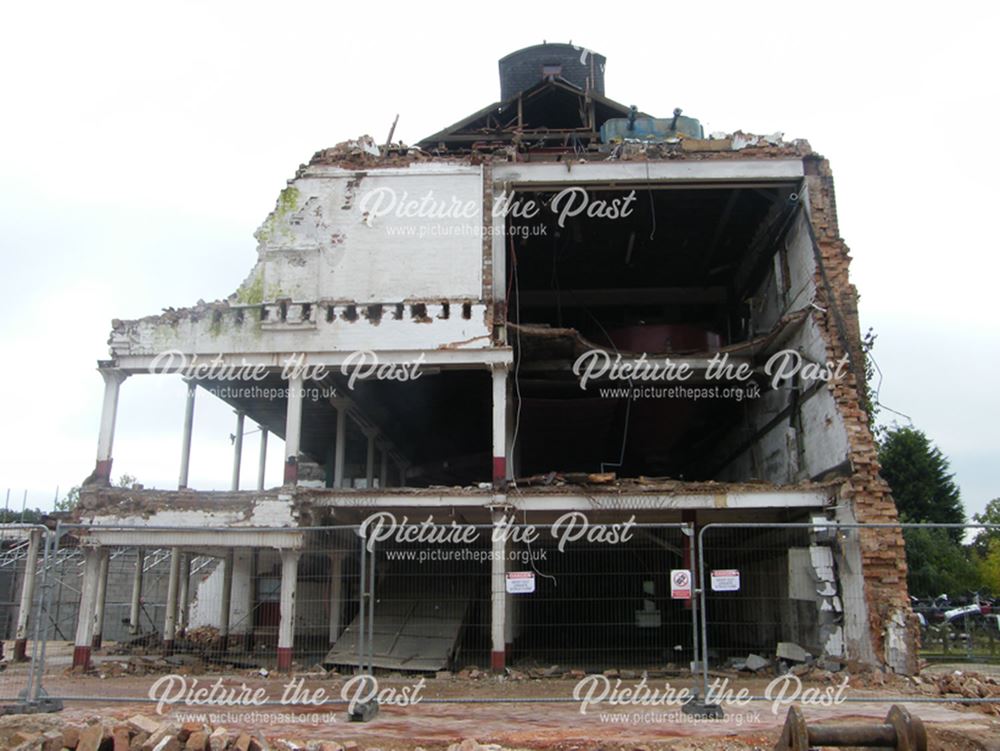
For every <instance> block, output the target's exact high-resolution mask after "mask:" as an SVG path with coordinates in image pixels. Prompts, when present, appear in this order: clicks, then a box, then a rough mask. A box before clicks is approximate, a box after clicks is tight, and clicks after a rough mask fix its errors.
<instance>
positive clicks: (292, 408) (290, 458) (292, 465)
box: [285, 376, 305, 485]
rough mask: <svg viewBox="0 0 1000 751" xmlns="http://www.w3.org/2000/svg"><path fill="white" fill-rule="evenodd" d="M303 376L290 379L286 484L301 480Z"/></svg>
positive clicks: (286, 443) (286, 433) (286, 416)
mask: <svg viewBox="0 0 1000 751" xmlns="http://www.w3.org/2000/svg"><path fill="white" fill-rule="evenodd" d="M304 385H305V384H304V382H303V379H302V376H292V377H291V378H289V379H288V408H287V409H286V411H285V485H294V484H295V483H297V482H298V481H299V441H300V440H301V437H302V388H303V386H304Z"/></svg>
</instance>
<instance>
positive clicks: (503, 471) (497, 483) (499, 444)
mask: <svg viewBox="0 0 1000 751" xmlns="http://www.w3.org/2000/svg"><path fill="white" fill-rule="evenodd" d="M507 469H508V467H507V366H506V365H495V366H493V487H494V488H497V489H500V488H503V487H505V486H506V484H507Z"/></svg>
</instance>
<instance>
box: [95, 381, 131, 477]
mask: <svg viewBox="0 0 1000 751" xmlns="http://www.w3.org/2000/svg"><path fill="white" fill-rule="evenodd" d="M110 364H111V363H110V362H107V363H105V365H110ZM97 372H99V373H100V374H101V377H103V378H104V403H103V405H102V406H101V428H100V432H99V433H98V436H97V464H96V466H95V467H94V475H93V477H94V481H95V482H96V483H97V484H98V485H110V484H111V449H112V447H113V445H114V440H115V420H116V418H117V415H118V391H119V387H120V386H121V384H122V381H124V380H125V379H126V378H127V377H128V374H127V373H124V372H122V371H121V370H119V369H118V368H112V367H103V366H102V367H99V368H98V371H97Z"/></svg>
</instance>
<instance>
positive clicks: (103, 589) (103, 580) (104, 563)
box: [91, 548, 110, 649]
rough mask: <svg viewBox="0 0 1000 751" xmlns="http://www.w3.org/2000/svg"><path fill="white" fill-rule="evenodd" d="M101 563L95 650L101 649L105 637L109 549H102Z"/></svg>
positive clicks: (92, 643)
mask: <svg viewBox="0 0 1000 751" xmlns="http://www.w3.org/2000/svg"><path fill="white" fill-rule="evenodd" d="M100 551H101V552H100V561H99V564H98V569H97V595H96V597H95V598H94V632H93V636H92V639H91V645H92V646H93V647H94V649H100V648H101V640H102V639H103V637H104V604H105V602H106V601H107V599H108V554H109V553H110V551H109V550H108V549H107V548H101V549H100Z"/></svg>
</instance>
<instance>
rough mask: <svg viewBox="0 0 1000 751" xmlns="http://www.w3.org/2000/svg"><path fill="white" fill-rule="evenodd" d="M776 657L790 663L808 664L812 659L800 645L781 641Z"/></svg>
mask: <svg viewBox="0 0 1000 751" xmlns="http://www.w3.org/2000/svg"><path fill="white" fill-rule="evenodd" d="M774 653H775V655H776V656H777V657H778V658H779V659H782V660H788V661H789V662H806V661H808V660H810V659H812V655H810V654H809V653H808V652H806V651H805V650H804V649H803V648H802V647H800V646H799V645H798V644H796V643H794V642H790V641H779V642H778V648H777V649H776V650H775V652H774Z"/></svg>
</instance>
